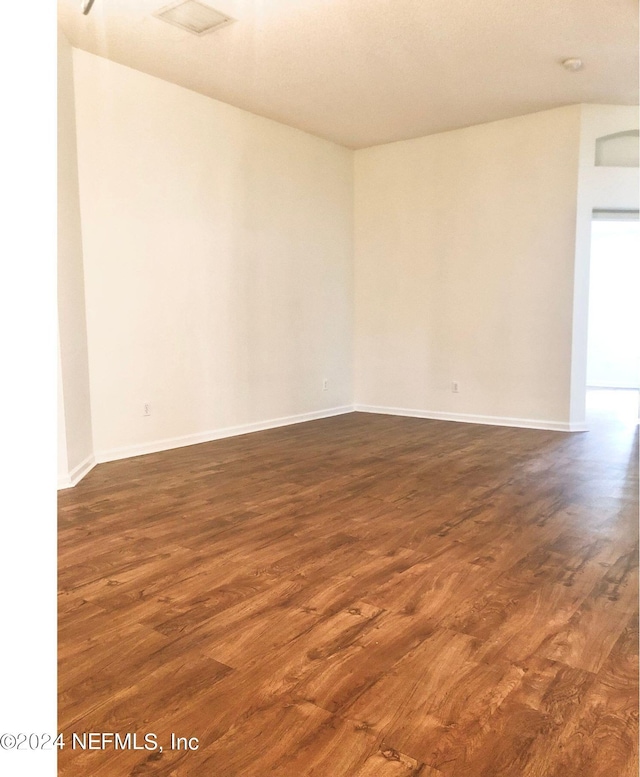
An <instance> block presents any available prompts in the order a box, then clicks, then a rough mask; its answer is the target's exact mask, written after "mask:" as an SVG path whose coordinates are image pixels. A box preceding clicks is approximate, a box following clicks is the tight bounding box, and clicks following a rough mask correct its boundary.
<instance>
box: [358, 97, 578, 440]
mask: <svg viewBox="0 0 640 777" xmlns="http://www.w3.org/2000/svg"><path fill="white" fill-rule="evenodd" d="M579 132H580V108H579V106H571V107H568V108H561V109H557V110H552V111H545V112H543V113H538V114H533V115H529V116H523V117H519V118H515V119H508V120H505V121H498V122H494V123H490V124H484V125H481V126H476V127H470V128H468V129H461V130H456V131H453V132H447V133H443V134H439V135H432V136H430V137H426V138H421V139H418V140H411V141H403V142H400V143H394V144H390V145H386V146H378V147H374V148H370V149H366V150H363V151H357V152H356V154H355V170H356V184H355V192H356V194H355V203H356V204H355V222H356V226H355V257H356V259H355V268H356V358H355V397H356V403H357V405H359V406H363V407H365V408H369V409H371V408H395V409H397V410H401V411H413V412H415V413H416V414H422V415H426V416H430V415H431V416H433V417H445V418H446V417H467V418H476V419H484V420H487V421H492V420H493V421H498V420H501V421H506V422H512V423H521V424H523V425H541V426H550V427H551V428H563V429H566V428H569V401H570V374H571V334H572V331H571V327H572V294H573V259H574V239H575V229H576V194H577V178H578V141H579ZM452 381H458V382H459V389H460V391H459V393H458V394H454V393H452V390H451V384H452Z"/></svg>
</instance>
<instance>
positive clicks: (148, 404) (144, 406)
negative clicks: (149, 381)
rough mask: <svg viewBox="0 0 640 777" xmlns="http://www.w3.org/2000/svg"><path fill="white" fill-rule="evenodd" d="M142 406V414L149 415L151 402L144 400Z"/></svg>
mask: <svg viewBox="0 0 640 777" xmlns="http://www.w3.org/2000/svg"><path fill="white" fill-rule="evenodd" d="M143 408H144V412H143V415H151V403H150V402H145V403H144V405H143Z"/></svg>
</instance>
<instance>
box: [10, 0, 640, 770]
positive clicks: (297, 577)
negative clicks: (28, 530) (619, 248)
mask: <svg viewBox="0 0 640 777" xmlns="http://www.w3.org/2000/svg"><path fill="white" fill-rule="evenodd" d="M57 14H58V39H57V49H58V59H57V80H58V92H57V115H58V178H57V187H58V277H57V304H58V320H57V332H58V335H57V337H58V356H57V363H58V373H57V374H58V489H59V491H58V525H57V532H58V535H57V537H58V539H57V542H58V546H57V577H58V605H57V606H58V632H57V633H58V637H57V640H58V641H57V656H58V669H57V687H58V699H57V704H58V729H57V733H58V734H59V736H58V735H57V737H56V740H55V741H54V743H53V744H54V755H55V756H56V757H57V764H58V766H57V769H58V773H59V774H60V775H63V776H64V777H88V776H89V775H91V777H126V776H127V775H131V776H132V777H133V775H143V774H144V775H165V776H166V777H187V776H188V777H194V776H197V777H258V776H260V777H264V776H265V775H274V777H298V776H299V777H306V776H309V777H312V776H313V777H378V776H379V777H400V776H402V777H410V776H411V775H415V776H417V775H420V777H494V776H495V777H601V776H602V777H604V775H607V777H632V775H633V776H635V775H636V774H637V772H638V759H637V719H638V718H637V689H638V447H637V446H638V425H637V424H638V388H639V383H638V374H637V356H633V354H630V355H629V359H630V360H633V359H634V358H635V359H636V361H635V362H633V361H630V362H629V364H630V365H631V366H630V367H629V368H628V369H627V373H625V374H628V375H629V376H630V377H629V378H628V380H627V382H626V383H625V384H624V385H602V384H599V385H590V384H589V374H588V372H589V371H588V362H589V358H590V356H589V353H590V351H589V348H590V345H589V343H590V318H589V308H590V299H591V300H593V299H595V297H594V293H595V291H594V290H597V289H601V288H602V287H603V286H607V285H608V284H607V279H608V278H610V275H611V273H613V272H614V271H615V267H617V266H618V264H619V263H616V261H614V256H613V252H614V251H615V249H613V248H612V249H610V250H608V252H607V251H606V250H604V249H598V265H597V267H598V270H597V273H596V272H594V273H592V272H591V266H590V258H591V253H592V231H593V229H594V225H596V224H597V225H600V226H599V227H597V229H600V232H602V228H601V225H602V224H610V223H611V224H613V223H618V222H621V221H622V222H624V223H625V224H627V225H628V224H632V223H635V222H636V221H637V219H638V207H639V198H638V127H639V123H638V11H637V6H636V4H635V3H634V2H631V0H615V2H611V3H601V2H595V0H586V1H585V0H554V1H553V2H552V0H541V2H537V3H529V4H526V3H525V4H522V3H512V2H507V1H506V0H485V1H484V2H478V3H468V2H463V1H462V0H453V2H451V0H449V1H448V2H444V0H395V2H391V0H201V1H200V0H198V1H197V2H196V0H186V2H173V3H170V4H168V3H165V2H162V0H95V1H94V2H92V0H58V8H57ZM600 232H597V234H600ZM631 232H633V229H631ZM594 234H596V232H594ZM633 234H637V230H636V231H635V232H633ZM598 245H600V244H598ZM594 251H595V249H594ZM634 254H635V259H636V261H637V260H638V255H637V252H635V251H634V250H629V251H627V254H625V256H627V255H628V257H633V255H634ZM594 255H595V254H594ZM625 261H627V260H625ZM629 261H632V259H629ZM627 264H628V262H627ZM594 267H595V265H594ZM607 268H609V269H607ZM634 277H636V278H637V272H636V275H635V276H634ZM611 285H612V286H613V285H614V284H613V281H612V283H611ZM623 287H624V284H623ZM627 288H628V284H627ZM620 296H621V297H622V296H624V295H623V294H621V295H620ZM627 296H628V295H627ZM636 299H637V294H636ZM612 304H613V308H614V309H615V305H616V297H615V296H614V298H613V302H612ZM591 307H592V308H593V304H592V305H591ZM606 331H610V330H606ZM627 335H629V331H628V327H627ZM607 337H608V339H607ZM614 338H615V335H614V336H612V335H608V336H604V339H602V338H601V341H600V342H599V345H598V347H599V349H600V351H599V353H603V354H610V353H612V352H613V351H615V349H616V342H614V341H613V340H614ZM627 339H628V340H629V341H630V343H631V345H630V346H629V347H630V348H631V349H633V347H634V345H635V346H637V343H638V333H637V332H636V333H635V335H634V336H633V337H628V338H627ZM603 358H604V357H603ZM633 364H635V368H634V367H633ZM605 382H606V381H605ZM3 741H5V743H6V742H8V741H9V740H3ZM3 747H4V745H3ZM5 749H7V748H5ZM19 755H20V754H19V753H16V757H17V756H19ZM26 757H27V755H25V758H26ZM41 773H43V772H41Z"/></svg>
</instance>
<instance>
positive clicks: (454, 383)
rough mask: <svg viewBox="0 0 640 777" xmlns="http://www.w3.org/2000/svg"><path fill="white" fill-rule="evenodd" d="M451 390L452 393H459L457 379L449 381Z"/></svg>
mask: <svg viewBox="0 0 640 777" xmlns="http://www.w3.org/2000/svg"><path fill="white" fill-rule="evenodd" d="M451 391H452V392H453V393H454V394H459V393H460V384H459V383H458V381H457V380H453V381H451Z"/></svg>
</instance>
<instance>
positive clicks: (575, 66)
mask: <svg viewBox="0 0 640 777" xmlns="http://www.w3.org/2000/svg"><path fill="white" fill-rule="evenodd" d="M562 67H563V68H565V70H570V71H571V72H572V73H575V72H576V70H582V60H581V59H578V57H569V59H565V60H564V62H563V63H562Z"/></svg>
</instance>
